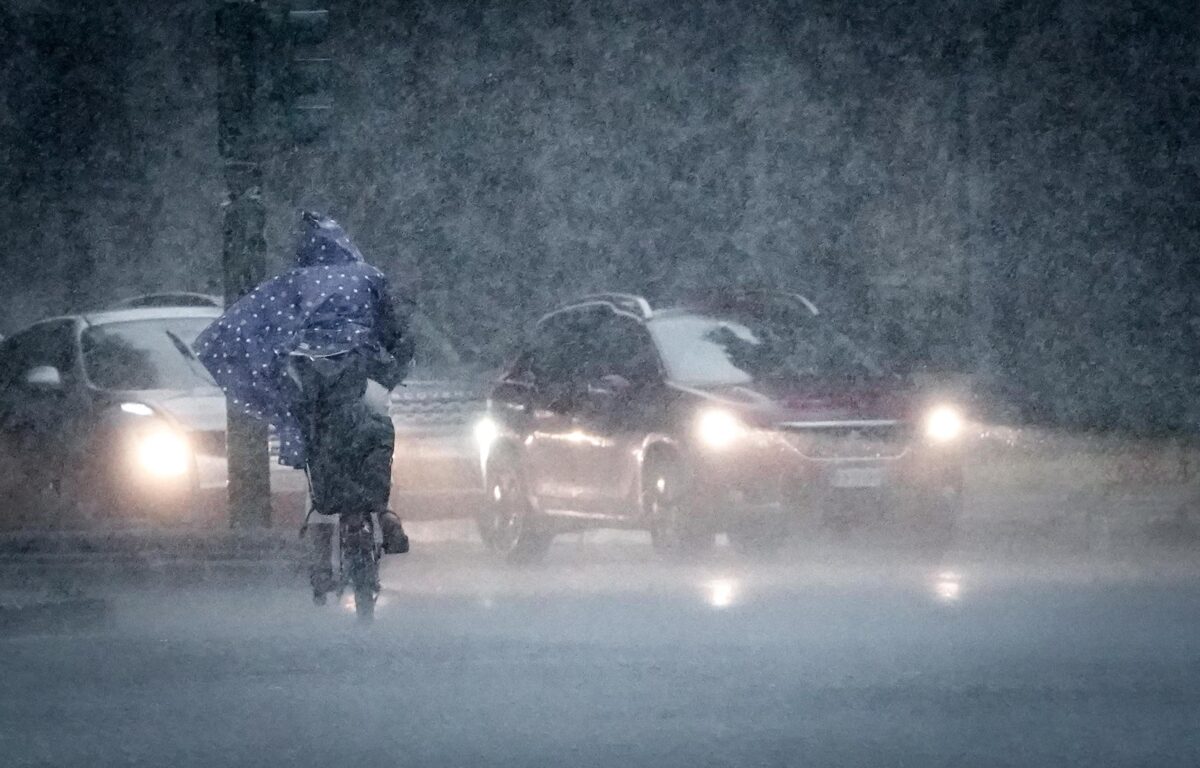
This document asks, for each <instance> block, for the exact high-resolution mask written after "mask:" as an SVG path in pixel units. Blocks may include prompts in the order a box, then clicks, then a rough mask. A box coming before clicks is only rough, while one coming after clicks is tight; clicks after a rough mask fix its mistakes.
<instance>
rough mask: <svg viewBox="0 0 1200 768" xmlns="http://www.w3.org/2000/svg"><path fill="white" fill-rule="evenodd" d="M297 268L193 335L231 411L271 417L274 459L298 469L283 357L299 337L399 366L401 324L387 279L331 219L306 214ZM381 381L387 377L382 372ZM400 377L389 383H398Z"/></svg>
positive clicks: (293, 400) (291, 385) (291, 390)
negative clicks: (275, 444)
mask: <svg viewBox="0 0 1200 768" xmlns="http://www.w3.org/2000/svg"><path fill="white" fill-rule="evenodd" d="M304 225H305V230H304V234H303V236H302V238H301V241H300V245H299V248H298V249H297V252H296V266H295V268H293V269H292V270H290V271H288V272H286V273H284V274H282V275H279V276H278V277H274V278H272V279H270V280H268V281H267V282H265V283H263V284H262V285H260V286H258V287H257V288H255V289H254V290H253V291H251V292H250V293H248V294H246V295H245V296H243V297H242V298H241V299H240V300H238V302H237V303H235V304H234V305H233V306H231V307H230V308H229V309H228V310H226V312H225V314H224V315H222V316H221V317H220V318H218V319H217V320H216V321H215V322H214V323H213V324H212V325H210V326H209V327H208V328H206V329H205V330H204V332H203V333H201V334H200V336H199V338H198V339H197V340H196V354H197V356H198V357H199V358H200V361H201V362H202V363H204V366H205V367H206V368H208V370H209V371H210V372H211V373H212V375H213V378H214V379H216V381H217V384H219V385H220V386H221V389H222V390H224V392H225V396H226V398H227V399H228V401H229V405H230V407H232V408H237V409H240V410H241V411H242V412H244V413H247V414H250V415H251V416H254V417H256V418H259V419H264V420H266V421H268V422H269V423H270V424H271V425H272V426H273V427H274V428H275V431H276V434H277V436H278V437H279V461H280V463H282V464H286V465H288V466H292V467H302V466H304V461H305V450H304V439H303V437H302V436H301V432H300V421H299V420H298V418H297V417H296V415H295V414H294V413H293V409H294V407H295V406H296V404H297V403H298V402H299V394H300V393H299V391H298V389H297V387H296V384H295V382H294V381H293V379H292V378H291V377H290V376H289V375H288V356H289V354H290V353H291V352H292V351H293V350H294V349H295V348H296V346H297V343H298V341H299V339H300V338H301V337H303V338H305V339H312V338H319V339H322V340H323V343H324V344H326V345H327V346H328V345H332V346H333V347H335V348H336V351H346V350H350V349H361V350H364V351H366V352H367V353H368V354H371V355H373V356H375V357H376V358H377V359H384V360H387V361H388V362H389V363H390V364H391V365H390V367H391V368H392V369H393V370H397V369H400V370H402V368H403V364H405V363H407V362H408V357H410V356H411V352H408V353H405V352H404V351H402V350H403V347H404V345H403V343H402V342H401V337H402V335H403V324H402V323H401V322H400V320H399V319H398V316H397V315H396V312H395V309H394V305H393V303H392V297H391V295H390V293H389V290H388V284H387V278H386V277H385V276H384V274H383V273H382V272H380V271H379V270H378V269H376V268H375V267H372V266H370V265H369V264H367V263H366V262H365V261H364V260H363V256H362V254H361V253H360V252H359V250H358V249H357V248H356V247H355V246H354V244H353V243H351V242H350V238H349V237H347V235H346V233H345V231H344V230H342V228H341V227H340V226H339V225H338V223H337V222H336V221H334V220H333V219H330V218H328V217H324V216H319V215H315V214H305V216H304ZM383 378H386V377H383ZM399 379H400V375H398V374H397V375H395V376H394V379H393V380H392V381H385V382H383V383H385V384H386V385H388V386H395V385H396V384H397V383H399Z"/></svg>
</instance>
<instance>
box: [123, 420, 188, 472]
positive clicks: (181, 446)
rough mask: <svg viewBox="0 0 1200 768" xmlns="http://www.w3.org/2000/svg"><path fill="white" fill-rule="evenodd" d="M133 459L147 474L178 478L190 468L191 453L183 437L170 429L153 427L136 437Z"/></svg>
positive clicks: (185, 438)
mask: <svg viewBox="0 0 1200 768" xmlns="http://www.w3.org/2000/svg"><path fill="white" fill-rule="evenodd" d="M134 458H135V460H136V461H137V465H138V467H140V468H141V469H142V470H143V471H145V472H146V473H147V474H150V475H153V476H155V477H162V478H169V477H179V476H181V475H186V474H187V473H188V470H189V469H190V468H191V459H192V451H191V446H190V445H188V440H187V437H185V436H184V435H182V434H180V433H179V432H176V431H175V430H173V429H171V428H170V427H165V426H164V427H155V428H153V429H150V430H148V431H146V432H143V433H142V434H140V435H138V436H137V439H136V444H135V447H134Z"/></svg>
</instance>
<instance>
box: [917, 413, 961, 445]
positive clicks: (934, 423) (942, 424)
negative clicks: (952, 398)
mask: <svg viewBox="0 0 1200 768" xmlns="http://www.w3.org/2000/svg"><path fill="white" fill-rule="evenodd" d="M963 426H964V422H963V417H962V414H961V413H959V412H958V409H957V408H954V407H953V406H949V405H939V406H937V407H936V408H934V409H933V410H931V411H930V412H929V413H928V414H926V416H925V436H926V437H928V438H929V439H930V440H932V441H933V442H935V443H949V442H951V441H953V440H957V439H958V437H959V436H960V435H961V434H962V431H963Z"/></svg>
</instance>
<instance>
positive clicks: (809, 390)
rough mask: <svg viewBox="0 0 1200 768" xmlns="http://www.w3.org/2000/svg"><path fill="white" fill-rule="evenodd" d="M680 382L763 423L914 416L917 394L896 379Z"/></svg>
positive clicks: (688, 390) (704, 397) (689, 388)
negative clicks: (729, 383) (746, 382)
mask: <svg viewBox="0 0 1200 768" xmlns="http://www.w3.org/2000/svg"><path fill="white" fill-rule="evenodd" d="M676 386H677V387H678V388H679V389H682V390H685V391H687V392H690V393H692V394H693V395H695V396H698V397H700V398H702V399H704V400H709V401H712V402H713V403H715V404H720V405H722V406H724V407H728V408H732V409H734V410H737V411H738V412H739V413H741V414H742V415H743V416H744V417H745V418H747V419H748V420H750V421H752V422H755V423H758V424H761V425H764V426H766V425H769V424H779V423H784V422H792V421H858V420H862V421H868V420H903V419H907V418H910V417H911V415H912V413H913V409H914V406H915V400H916V397H915V395H914V393H913V392H912V390H911V388H910V387H908V386H907V385H906V384H905V383H904V382H902V381H900V380H891V379H888V380H878V381H867V382H861V381H813V382H753V383H749V384H738V385H715V386H688V385H676Z"/></svg>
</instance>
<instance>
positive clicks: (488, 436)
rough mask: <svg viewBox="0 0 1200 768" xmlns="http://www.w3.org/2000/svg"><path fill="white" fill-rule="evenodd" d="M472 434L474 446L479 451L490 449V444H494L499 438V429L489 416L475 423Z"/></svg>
mask: <svg viewBox="0 0 1200 768" xmlns="http://www.w3.org/2000/svg"><path fill="white" fill-rule="evenodd" d="M474 432H475V444H476V445H478V446H479V450H481V451H486V450H487V449H488V448H491V447H492V443H494V442H496V438H497V437H499V436H500V428H499V427H497V426H496V422H494V421H492V419H491V417H490V416H484V417H483V418H482V419H480V420H479V421H477V422H475V429H474Z"/></svg>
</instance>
